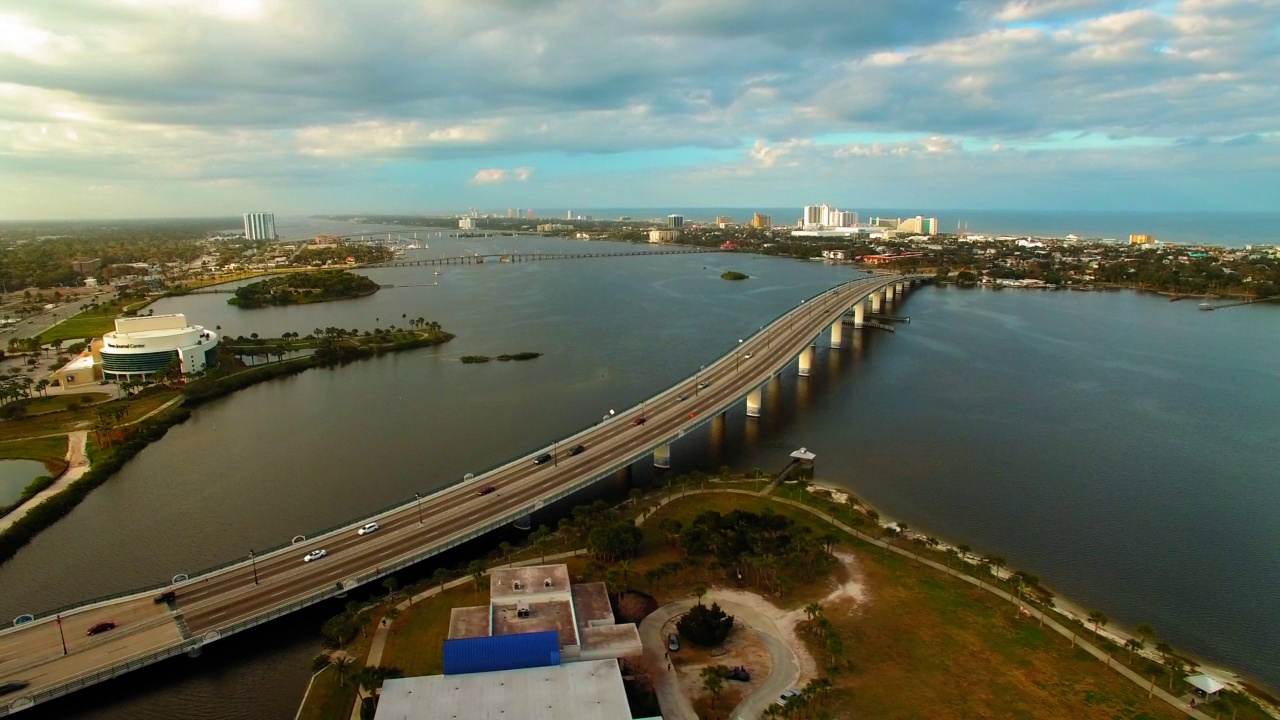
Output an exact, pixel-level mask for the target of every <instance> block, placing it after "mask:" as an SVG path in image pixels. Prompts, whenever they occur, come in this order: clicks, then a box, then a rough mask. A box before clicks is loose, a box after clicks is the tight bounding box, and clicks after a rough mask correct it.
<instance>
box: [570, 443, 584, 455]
mask: <svg viewBox="0 0 1280 720" xmlns="http://www.w3.org/2000/svg"><path fill="white" fill-rule="evenodd" d="M586 451H587V446H586V445H574V446H573V449H571V450H570V451H569V454H570V455H581V454H582V453H584V452H586Z"/></svg>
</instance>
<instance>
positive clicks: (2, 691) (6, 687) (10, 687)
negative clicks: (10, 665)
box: [0, 680, 31, 695]
mask: <svg viewBox="0 0 1280 720" xmlns="http://www.w3.org/2000/svg"><path fill="white" fill-rule="evenodd" d="M30 684H31V683H29V682H27V681H26V680H18V681H16V682H7V683H5V684H3V685H0V695H8V694H9V693H13V692H18V691H19V690H21V689H22V688H24V687H26V686H28V685H30Z"/></svg>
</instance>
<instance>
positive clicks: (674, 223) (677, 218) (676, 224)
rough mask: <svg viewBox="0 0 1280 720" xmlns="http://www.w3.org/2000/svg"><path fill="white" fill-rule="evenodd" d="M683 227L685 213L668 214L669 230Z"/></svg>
mask: <svg viewBox="0 0 1280 720" xmlns="http://www.w3.org/2000/svg"><path fill="white" fill-rule="evenodd" d="M682 227H684V216H683V215H674V214H672V215H668V216H667V229H668V230H679V229H680V228H682Z"/></svg>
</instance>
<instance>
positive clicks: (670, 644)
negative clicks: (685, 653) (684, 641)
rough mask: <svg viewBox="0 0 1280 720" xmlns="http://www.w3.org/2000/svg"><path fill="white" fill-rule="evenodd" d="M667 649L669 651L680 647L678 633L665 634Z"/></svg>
mask: <svg viewBox="0 0 1280 720" xmlns="http://www.w3.org/2000/svg"><path fill="white" fill-rule="evenodd" d="M667 649H668V650H670V651H671V652H675V651H677V650H679V649H680V636H679V635H676V634H675V633H671V634H670V635H668V636H667Z"/></svg>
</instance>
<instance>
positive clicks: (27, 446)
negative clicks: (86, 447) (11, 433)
mask: <svg viewBox="0 0 1280 720" xmlns="http://www.w3.org/2000/svg"><path fill="white" fill-rule="evenodd" d="M66 456H67V438H66V437H65V436H63V437H50V438H39V439H36V440H18V441H15V442H0V460H39V461H40V462H42V463H44V465H45V467H46V468H48V469H49V472H50V474H53V475H56V474H58V473H61V472H62V471H63V470H64V469H66V467H67V463H66V461H65V460H64V459H63V458H65V457H66Z"/></svg>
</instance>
